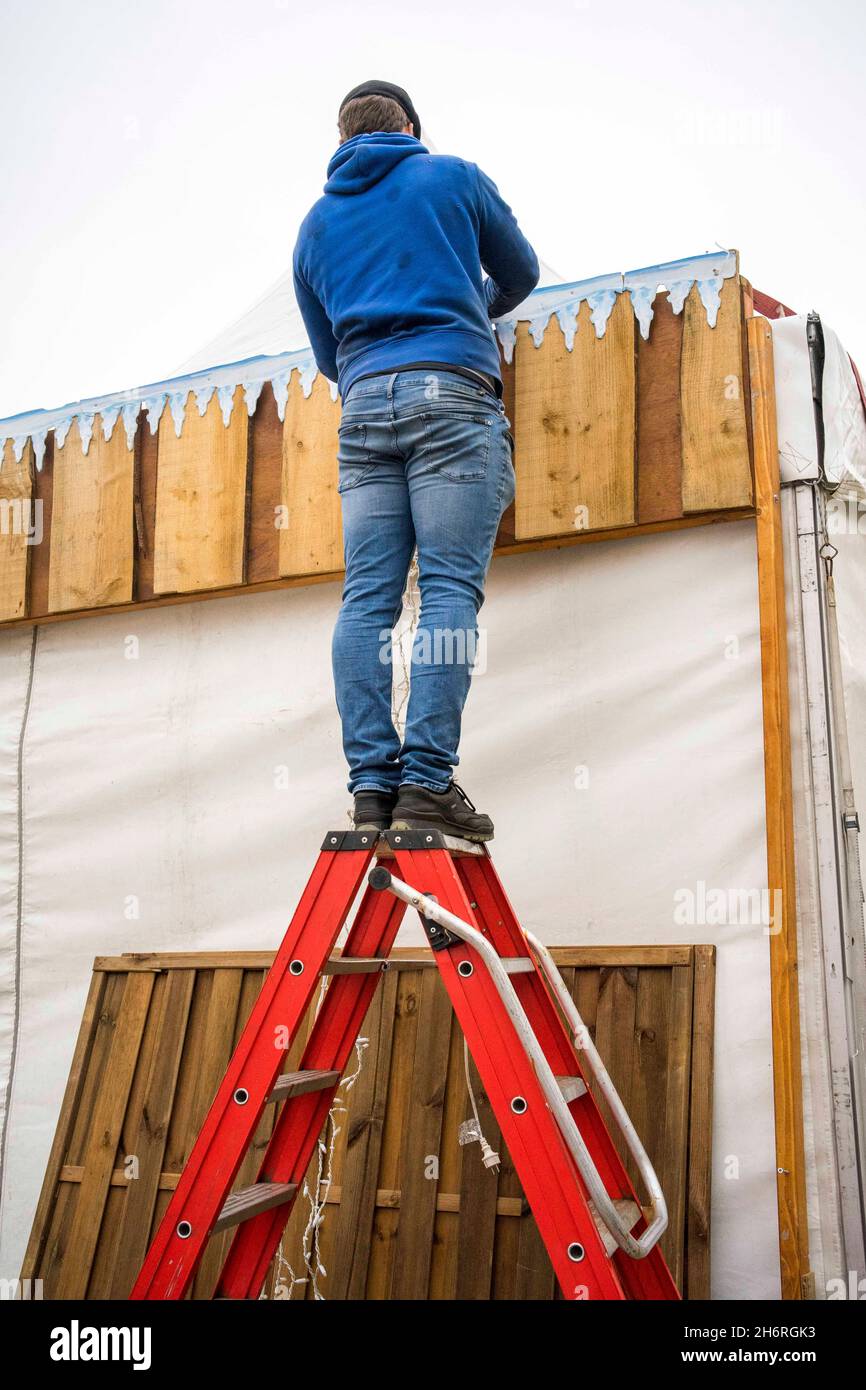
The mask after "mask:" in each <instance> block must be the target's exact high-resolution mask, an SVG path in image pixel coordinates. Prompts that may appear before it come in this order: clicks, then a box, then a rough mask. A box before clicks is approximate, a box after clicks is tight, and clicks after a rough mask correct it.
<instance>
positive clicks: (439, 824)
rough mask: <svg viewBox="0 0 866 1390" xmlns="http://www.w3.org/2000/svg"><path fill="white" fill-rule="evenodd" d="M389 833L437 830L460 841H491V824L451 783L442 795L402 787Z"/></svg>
mask: <svg viewBox="0 0 866 1390" xmlns="http://www.w3.org/2000/svg"><path fill="white" fill-rule="evenodd" d="M391 829H392V830H441V831H442V832H443V833H444V834H445V835H457V836H459V837H460V838H461V839H463V840H492V839H493V821H492V820H491V819H490V817H489V816H485V815H482V814H481V812H479V811H476V809H475V807H474V806H473V805H472V802H471V801H470V800H469V797H468V796H467V795H466V793H465V791H464V790H463V788H462V787H458V785H457V783H456V782H452V783H451V785H450V786H449V787H446V789H445V791H444V792H431V791H428V790H427V788H426V787H416V786H413V785H412V784H411V783H410V782H407V783H405V784H404V785H403V786H402V787H401V788H400V792H399V795H398V797H397V805H396V806H395V807H394V816H393V819H392V821H391Z"/></svg>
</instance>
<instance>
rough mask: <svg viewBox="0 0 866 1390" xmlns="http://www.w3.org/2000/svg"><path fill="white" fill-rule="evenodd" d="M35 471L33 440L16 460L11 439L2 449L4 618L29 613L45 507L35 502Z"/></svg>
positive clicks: (0, 604)
mask: <svg viewBox="0 0 866 1390" xmlns="http://www.w3.org/2000/svg"><path fill="white" fill-rule="evenodd" d="M34 472H35V465H34V461H33V445H32V444H31V443H30V440H29V439H28V440H27V442H26V443H25V445H24V448H23V449H22V452H21V458H20V460H18V461H16V459H15V450H14V448H13V445H12V440H11V439H7V440H6V444H5V447H4V448H3V450H2V452H0V622H4V621H6V620H7V619H10V618H23V617H24V616H25V615H26V613H27V578H28V572H29V568H30V556H31V552H32V551H33V549H34V546H35V543H36V542H37V540H38V537H39V527H40V524H41V519H42V518H41V508H35V507H34V506H33V500H34V499H33V474H34ZM31 542H32V543H31Z"/></svg>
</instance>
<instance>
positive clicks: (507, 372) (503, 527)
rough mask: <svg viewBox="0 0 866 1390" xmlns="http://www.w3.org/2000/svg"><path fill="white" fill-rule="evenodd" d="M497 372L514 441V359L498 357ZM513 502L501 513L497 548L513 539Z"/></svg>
mask: <svg viewBox="0 0 866 1390" xmlns="http://www.w3.org/2000/svg"><path fill="white" fill-rule="evenodd" d="M499 371H500V375H501V377H502V404H503V405H504V406H505V414H506V416H507V417H508V419H509V420H510V422H511V437H512V439H514V438H515V435H514V412H515V404H514V400H515V397H514V358H513V357H512V359H511V361H510V362H506V361H505V359H504V358H502V357H501V356H500V366H499ZM515 466H516V465H515ZM515 501H516V499H515ZM515 501H512V502H511V504H510V505H509V506H508V507H506V508H505V511H504V512H503V513H502V519H501V521H500V523H499V531H498V533H497V536H496V544H497V546H500V545H508V544H510V543H511V542H513V541H514V539H515V535H514V527H515Z"/></svg>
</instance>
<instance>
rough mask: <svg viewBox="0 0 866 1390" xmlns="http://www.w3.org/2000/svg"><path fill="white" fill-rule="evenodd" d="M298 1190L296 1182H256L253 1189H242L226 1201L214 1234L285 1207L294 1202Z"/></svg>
mask: <svg viewBox="0 0 866 1390" xmlns="http://www.w3.org/2000/svg"><path fill="white" fill-rule="evenodd" d="M297 1188H298V1184H297V1183H296V1182H256V1183H253V1185H252V1187H242V1188H240V1190H239V1191H237V1192H233V1193H232V1195H231V1196H230V1197H228V1198H227V1199H226V1201H225V1203H224V1205H223V1209H222V1211H221V1212H220V1214H219V1216H218V1217H217V1219H216V1223H215V1225H214V1232H216V1231H227V1230H228V1229H229V1227H230V1226H239V1225H240V1223H241V1222H242V1221H249V1220H250V1218H251V1217H253V1216H258V1215H259V1213H260V1212H263V1211H270V1210H271V1208H272V1207H281V1206H284V1205H285V1203H286V1202H290V1201H291V1200H292V1198H293V1197H294V1195H295V1192H296V1191H297Z"/></svg>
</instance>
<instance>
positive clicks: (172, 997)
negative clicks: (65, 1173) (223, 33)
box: [107, 970, 195, 1298]
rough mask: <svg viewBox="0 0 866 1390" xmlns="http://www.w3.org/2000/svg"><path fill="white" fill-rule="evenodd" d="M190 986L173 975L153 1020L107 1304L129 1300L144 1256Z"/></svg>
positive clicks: (185, 977) (190, 976) (185, 975)
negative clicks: (130, 1173) (131, 1170)
mask: <svg viewBox="0 0 866 1390" xmlns="http://www.w3.org/2000/svg"><path fill="white" fill-rule="evenodd" d="M194 984H195V975H194V972H193V971H192V970H173V971H171V972H170V974H169V975H168V978H167V979H166V981H165V989H164V990H163V991H162V995H161V999H160V1008H159V1011H158V1013H157V1015H156V1017H155V1018H154V1020H153V1032H154V1048H153V1053H152V1059H151V1065H150V1066H149V1067H148V1068H147V1075H146V1077H145V1078H144V1086H143V1090H142V1095H141V1099H140V1103H139V1104H137V1105H134V1112H135V1124H134V1133H132V1134H131V1135H130V1143H129V1148H128V1153H129V1154H130V1155H132V1156H133V1157H134V1159H135V1162H136V1171H137V1176H136V1178H135V1180H134V1181H132V1182H130V1184H129V1189H130V1190H129V1194H128V1196H127V1200H126V1208H125V1211H124V1217H123V1222H122V1225H121V1228H120V1231H119V1234H118V1258H117V1263H116V1265H115V1269H114V1273H113V1278H112V1285H111V1291H110V1293H109V1294H108V1295H107V1296H108V1297H110V1298H128V1297H129V1291H130V1289H131V1288H132V1285H133V1284H134V1282H135V1279H136V1275H137V1274H138V1271H139V1269H140V1268H141V1265H142V1262H143V1260H144V1257H145V1255H146V1254H147V1248H148V1235H149V1232H150V1228H151V1223H152V1221H153V1212H154V1207H155V1204H156V1194H157V1191H158V1189H159V1184H160V1177H161V1174H162V1163H163V1156H164V1153H165V1143H166V1137H167V1134H168V1125H169V1120H170V1118H171V1110H172V1105H173V1103H174V1096H175V1090H176V1087H177V1078H178V1072H179V1070H180V1062H181V1057H182V1055H183V1045H184V1041H185V1039H186V1029H187V1023H188V1019H189V1010H190V1004H191V1002H192V993H193V986H194Z"/></svg>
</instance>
